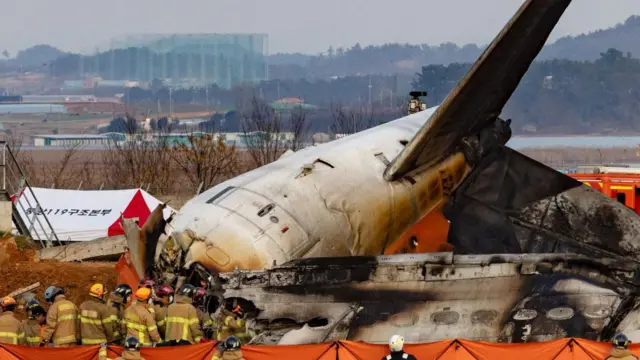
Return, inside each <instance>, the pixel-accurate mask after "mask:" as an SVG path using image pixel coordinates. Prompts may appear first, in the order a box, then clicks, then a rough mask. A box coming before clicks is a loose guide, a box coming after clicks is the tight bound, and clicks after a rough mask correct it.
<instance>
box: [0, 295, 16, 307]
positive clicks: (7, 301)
mask: <svg viewBox="0 0 640 360" xmlns="http://www.w3.org/2000/svg"><path fill="white" fill-rule="evenodd" d="M11 305H14V306H15V305H16V299H14V298H12V297H11V296H7V297H4V298H3V299H2V302H0V306H2V308H3V309H4V308H6V307H7V306H11Z"/></svg>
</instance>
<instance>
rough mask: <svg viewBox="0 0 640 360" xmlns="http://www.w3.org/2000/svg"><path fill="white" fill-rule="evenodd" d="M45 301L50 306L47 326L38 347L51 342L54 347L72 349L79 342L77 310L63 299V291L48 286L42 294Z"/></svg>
mask: <svg viewBox="0 0 640 360" xmlns="http://www.w3.org/2000/svg"><path fill="white" fill-rule="evenodd" d="M44 297H45V300H46V301H47V302H48V303H50V304H51V306H50V307H49V311H48V312H47V326H46V328H45V330H44V334H43V335H42V342H40V346H41V347H42V346H45V345H46V344H47V343H48V342H49V341H52V342H53V344H54V346H55V347H73V346H75V345H76V344H77V343H78V342H79V340H80V326H79V324H78V320H79V319H78V308H77V307H76V306H75V304H73V303H72V302H71V301H69V300H67V299H65V297H64V289H63V288H59V287H57V286H49V287H48V288H47V290H45V292H44Z"/></svg>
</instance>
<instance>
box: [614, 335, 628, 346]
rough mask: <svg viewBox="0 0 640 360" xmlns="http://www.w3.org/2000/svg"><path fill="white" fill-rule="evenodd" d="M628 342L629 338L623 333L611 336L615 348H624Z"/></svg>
mask: <svg viewBox="0 0 640 360" xmlns="http://www.w3.org/2000/svg"><path fill="white" fill-rule="evenodd" d="M630 343H631V341H629V338H627V336H626V335H625V334H617V335H616V336H614V337H613V346H615V347H617V348H621V349H626V348H627V346H629V344H630Z"/></svg>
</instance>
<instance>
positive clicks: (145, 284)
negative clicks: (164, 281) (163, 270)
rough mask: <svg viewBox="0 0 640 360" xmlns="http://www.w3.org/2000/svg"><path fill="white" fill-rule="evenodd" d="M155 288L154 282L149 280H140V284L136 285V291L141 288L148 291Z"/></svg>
mask: <svg viewBox="0 0 640 360" xmlns="http://www.w3.org/2000/svg"><path fill="white" fill-rule="evenodd" d="M155 286H156V282H155V281H153V280H151V279H141V280H140V283H139V284H138V289H140V288H141V287H146V288H149V289H153V288H154V287H155Z"/></svg>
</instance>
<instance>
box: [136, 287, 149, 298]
mask: <svg viewBox="0 0 640 360" xmlns="http://www.w3.org/2000/svg"><path fill="white" fill-rule="evenodd" d="M149 297H151V289H149V288H146V287H142V288H140V289H138V290H136V299H138V300H140V301H147V300H149Z"/></svg>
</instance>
